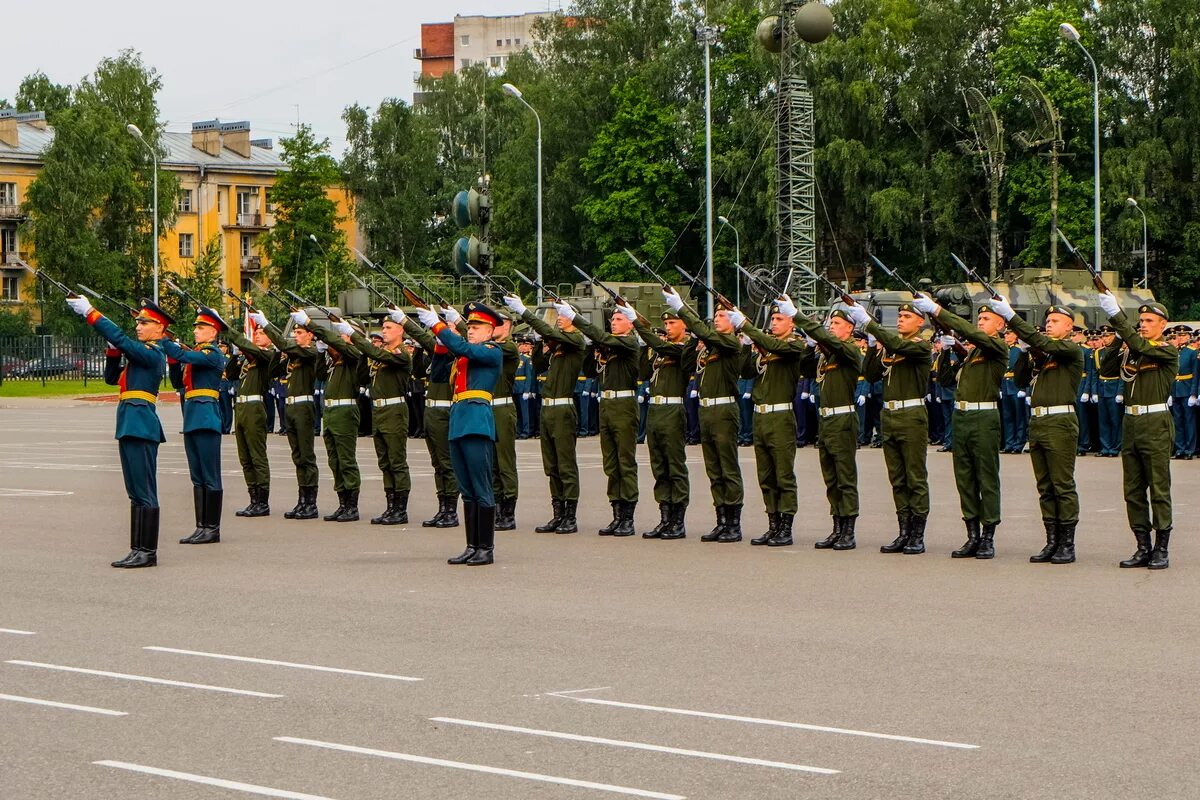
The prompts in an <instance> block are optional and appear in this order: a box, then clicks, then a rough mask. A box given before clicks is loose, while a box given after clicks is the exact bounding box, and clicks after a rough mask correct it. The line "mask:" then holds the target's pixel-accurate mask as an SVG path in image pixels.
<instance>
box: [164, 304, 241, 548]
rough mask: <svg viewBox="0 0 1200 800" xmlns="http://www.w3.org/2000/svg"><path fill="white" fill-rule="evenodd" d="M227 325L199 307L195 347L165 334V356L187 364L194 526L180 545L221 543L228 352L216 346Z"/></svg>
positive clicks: (186, 433)
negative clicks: (223, 410)
mask: <svg viewBox="0 0 1200 800" xmlns="http://www.w3.org/2000/svg"><path fill="white" fill-rule="evenodd" d="M228 328H229V326H228V325H226V324H225V320H223V319H221V317H220V315H219V314H217V312H216V311H214V310H213V309H211V308H207V307H205V306H200V307H199V308H197V309H196V321H195V323H194V324H193V326H192V331H193V335H194V338H195V340H196V347H195V348H194V349H191V350H189V349H187V348H185V347H183V346H182V345H180V344H179V343H178V342H176V341H174V340H172V339H170V338H164V339H163V340H162V348H163V350H164V351H165V352H166V354H167V356H169V357H170V358H173V359H175V360H176V361H178V362H179V363H181V364H183V449H184V451H185V452H186V453H187V461H188V472H189V473H190V475H191V478H192V502H193V504H194V506H195V509H196V530H195V531H193V532H192V535H191V536H185V537H184V538H182V539H180V540H179V543H180V544H213V543H216V542H219V541H221V500H222V497H223V496H224V492H223V491H222V486H221V427H222V426H221V405H220V399H221V391H220V390H221V376H222V374H224V372H225V363H226V360H227V359H226V358H225V355H224V354H223V353H222V352H221V350H220V349H219V348H218V347H217V345H216V342H215V340H216V338H217V335H218V334H220V333H223V332H224V331H226V330H228Z"/></svg>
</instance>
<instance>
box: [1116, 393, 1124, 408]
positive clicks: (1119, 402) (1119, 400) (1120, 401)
mask: <svg viewBox="0 0 1200 800" xmlns="http://www.w3.org/2000/svg"><path fill="white" fill-rule="evenodd" d="M1117 405H1119V406H1123V405H1125V395H1123V394H1119V395H1117Z"/></svg>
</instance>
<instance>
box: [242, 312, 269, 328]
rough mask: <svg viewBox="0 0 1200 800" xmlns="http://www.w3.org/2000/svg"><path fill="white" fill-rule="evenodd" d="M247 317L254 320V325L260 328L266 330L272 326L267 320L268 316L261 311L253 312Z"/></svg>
mask: <svg viewBox="0 0 1200 800" xmlns="http://www.w3.org/2000/svg"><path fill="white" fill-rule="evenodd" d="M246 316H247V317H249V318H250V319H252V320H254V324H255V325H257V326H258V327H260V328H265V327H267V325H269V324H271V323H270V322H269V321H268V320H267V315H266V314H264V313H262V312H261V311H251V312H250V313H249V314H247V315H246Z"/></svg>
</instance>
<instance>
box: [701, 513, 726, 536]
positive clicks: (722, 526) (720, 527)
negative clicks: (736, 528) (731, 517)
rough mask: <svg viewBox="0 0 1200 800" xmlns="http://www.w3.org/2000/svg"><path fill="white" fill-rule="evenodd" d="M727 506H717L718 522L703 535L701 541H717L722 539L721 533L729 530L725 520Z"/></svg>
mask: <svg viewBox="0 0 1200 800" xmlns="http://www.w3.org/2000/svg"><path fill="white" fill-rule="evenodd" d="M725 508H726V507H725V506H717V508H716V511H717V524H716V526H715V527H714V528H713V529H712V530H711V531H709V532H708V533H706V534H704V535H703V536H701V537H700V541H702V542H717V541H720V540H721V534H722V533H724V532H725V531H726V530H728V527H727V523H726V521H725Z"/></svg>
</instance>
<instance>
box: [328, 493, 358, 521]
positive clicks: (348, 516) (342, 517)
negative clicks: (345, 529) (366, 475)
mask: <svg viewBox="0 0 1200 800" xmlns="http://www.w3.org/2000/svg"><path fill="white" fill-rule="evenodd" d="M358 492H359V490H358V489H347V490H346V507H345V508H344V509H343V510H342V513H341V514H338V516H337V519H335V520H334V522H358Z"/></svg>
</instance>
